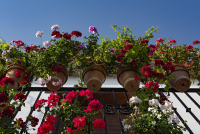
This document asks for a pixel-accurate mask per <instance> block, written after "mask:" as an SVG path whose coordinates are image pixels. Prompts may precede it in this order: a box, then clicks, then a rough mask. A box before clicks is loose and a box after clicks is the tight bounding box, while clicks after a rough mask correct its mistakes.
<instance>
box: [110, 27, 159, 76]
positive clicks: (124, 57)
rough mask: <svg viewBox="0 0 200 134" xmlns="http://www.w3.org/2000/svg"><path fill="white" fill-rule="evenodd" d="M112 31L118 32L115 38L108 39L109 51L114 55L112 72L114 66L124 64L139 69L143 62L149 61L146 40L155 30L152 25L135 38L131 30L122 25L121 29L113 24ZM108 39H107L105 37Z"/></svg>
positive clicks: (117, 66)
mask: <svg viewBox="0 0 200 134" xmlns="http://www.w3.org/2000/svg"><path fill="white" fill-rule="evenodd" d="M112 28H113V29H114V31H115V32H116V33H117V34H118V37H117V38H114V39H109V42H108V43H109V44H110V45H109V47H110V53H111V54H113V55H114V57H115V59H116V60H113V59H112V60H113V62H112V65H113V66H115V69H113V73H114V74H115V73H116V70H117V69H116V68H121V67H122V66H124V65H127V66H130V67H133V68H135V69H136V70H140V69H141V68H142V67H143V66H144V65H145V64H148V63H149V59H150V57H149V55H148V54H149V53H150V49H149V47H148V42H149V39H150V38H153V37H154V36H153V33H154V32H157V30H156V29H157V28H154V27H152V28H151V29H149V30H148V31H146V34H145V35H143V36H142V37H140V38H137V39H135V36H134V35H133V33H132V31H131V30H130V29H129V28H127V27H124V28H123V29H121V28H119V27H117V26H115V25H114V26H113V27H112ZM107 40H108V39H107Z"/></svg>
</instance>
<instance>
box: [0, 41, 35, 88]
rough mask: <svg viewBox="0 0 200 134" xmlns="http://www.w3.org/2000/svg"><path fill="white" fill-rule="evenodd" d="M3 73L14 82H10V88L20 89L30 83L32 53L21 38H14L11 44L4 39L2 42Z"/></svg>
mask: <svg viewBox="0 0 200 134" xmlns="http://www.w3.org/2000/svg"><path fill="white" fill-rule="evenodd" d="M0 45H1V51H2V56H1V58H0V59H1V75H4V76H5V77H7V78H12V79H13V80H14V84H9V85H8V88H9V89H18V88H20V87H22V86H25V85H30V84H31V81H32V78H31V76H30V71H31V70H32V69H31V62H30V54H29V53H27V52H26V51H25V50H26V49H25V48H26V44H25V43H24V42H22V41H21V40H13V41H11V43H10V44H8V43H5V41H3V42H2V43H1V44H0Z"/></svg>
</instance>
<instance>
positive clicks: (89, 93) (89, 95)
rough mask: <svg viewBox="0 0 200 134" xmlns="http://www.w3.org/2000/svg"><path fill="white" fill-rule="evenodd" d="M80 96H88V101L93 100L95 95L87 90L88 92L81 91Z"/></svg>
mask: <svg viewBox="0 0 200 134" xmlns="http://www.w3.org/2000/svg"><path fill="white" fill-rule="evenodd" d="M79 95H80V96H86V97H87V98H88V99H92V98H93V93H92V92H91V91H90V90H89V89H87V90H85V91H84V90H81V91H80V93H79Z"/></svg>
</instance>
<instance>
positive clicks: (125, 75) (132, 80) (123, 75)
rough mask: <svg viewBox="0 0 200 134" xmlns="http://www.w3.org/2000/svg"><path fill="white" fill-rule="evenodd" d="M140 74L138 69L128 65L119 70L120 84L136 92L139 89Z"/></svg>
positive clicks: (127, 89) (129, 90)
mask: <svg viewBox="0 0 200 134" xmlns="http://www.w3.org/2000/svg"><path fill="white" fill-rule="evenodd" d="M139 76H140V74H139V73H138V71H137V70H134V69H133V68H131V67H128V66H126V67H124V68H122V69H119V70H118V71H117V80H118V82H119V84H121V85H122V86H123V87H124V88H125V89H126V91H128V92H136V91H137V90H138V89H139V86H140V80H139V79H138V80H137V78H139Z"/></svg>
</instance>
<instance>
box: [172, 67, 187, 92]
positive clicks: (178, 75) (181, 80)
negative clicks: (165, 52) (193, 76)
mask: <svg viewBox="0 0 200 134" xmlns="http://www.w3.org/2000/svg"><path fill="white" fill-rule="evenodd" d="M174 66H175V71H174V72H173V73H170V75H171V76H174V75H175V78H174V79H171V80H170V84H171V86H172V88H174V89H176V90H178V91H181V92H185V91H187V90H188V89H189V88H190V85H191V81H190V74H189V72H188V70H187V68H186V67H185V66H184V65H181V64H174Z"/></svg>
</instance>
